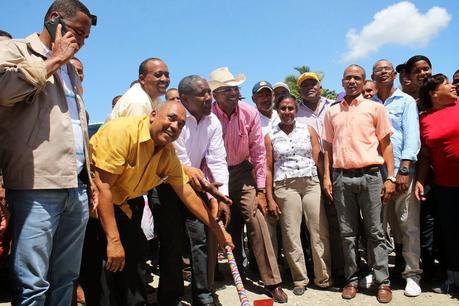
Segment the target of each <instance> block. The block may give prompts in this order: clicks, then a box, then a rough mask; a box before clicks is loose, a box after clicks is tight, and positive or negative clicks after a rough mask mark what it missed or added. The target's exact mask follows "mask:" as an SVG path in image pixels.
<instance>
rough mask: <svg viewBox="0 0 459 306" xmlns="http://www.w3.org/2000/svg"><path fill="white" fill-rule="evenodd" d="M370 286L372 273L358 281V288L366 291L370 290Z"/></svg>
mask: <svg viewBox="0 0 459 306" xmlns="http://www.w3.org/2000/svg"><path fill="white" fill-rule="evenodd" d="M371 286H373V273H370V274H368V275H367V276H365V277H363V278H361V279H359V288H365V289H368V288H371Z"/></svg>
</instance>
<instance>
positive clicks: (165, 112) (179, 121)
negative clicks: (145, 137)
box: [150, 101, 186, 147]
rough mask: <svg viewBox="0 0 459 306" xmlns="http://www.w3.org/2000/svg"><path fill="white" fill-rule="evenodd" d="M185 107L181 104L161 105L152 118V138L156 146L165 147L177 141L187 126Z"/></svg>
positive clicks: (173, 102)
mask: <svg viewBox="0 0 459 306" xmlns="http://www.w3.org/2000/svg"><path fill="white" fill-rule="evenodd" d="M185 119H186V111H185V107H183V105H182V104H181V103H179V102H175V101H170V102H166V103H164V104H161V105H160V106H159V108H158V110H157V111H153V112H152V113H151V116H150V136H151V139H152V140H153V141H154V143H155V146H157V147H164V146H165V145H167V144H169V143H172V142H173V141H175V140H176V139H177V138H178V137H179V136H180V133H181V132H182V128H183V127H184V126H185Z"/></svg>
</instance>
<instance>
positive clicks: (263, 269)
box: [228, 161, 282, 286]
mask: <svg viewBox="0 0 459 306" xmlns="http://www.w3.org/2000/svg"><path fill="white" fill-rule="evenodd" d="M228 170H229V195H230V198H231V200H232V201H233V204H232V205H231V222H230V224H229V225H228V232H229V233H230V234H231V236H232V238H233V242H234V245H235V246H236V248H235V249H234V250H233V253H234V257H235V259H236V262H237V265H238V268H239V270H240V272H241V274H243V268H242V261H243V260H242V258H243V257H242V248H243V243H242V229H243V226H244V224H246V225H247V234H248V236H249V241H250V242H251V244H252V250H253V254H254V255H255V259H256V261H257V265H258V269H259V271H260V278H261V280H262V281H263V283H264V284H265V286H270V285H277V284H280V283H281V282H282V278H281V275H280V272H279V267H278V265H277V260H276V255H275V254H274V249H273V245H272V242H271V237H270V236H269V230H268V226H267V225H266V219H265V217H264V216H263V214H262V213H261V212H260V210H257V212H256V214H255V216H254V215H253V209H254V205H255V197H256V190H255V180H254V178H253V175H252V172H251V170H252V165H251V164H250V163H249V162H248V161H245V162H242V163H241V164H239V165H236V166H231V167H229V168H228Z"/></svg>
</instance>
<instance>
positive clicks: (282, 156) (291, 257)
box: [265, 95, 333, 295]
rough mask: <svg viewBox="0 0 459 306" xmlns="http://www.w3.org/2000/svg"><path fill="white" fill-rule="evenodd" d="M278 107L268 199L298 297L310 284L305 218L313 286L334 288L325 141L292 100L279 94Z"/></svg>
mask: <svg viewBox="0 0 459 306" xmlns="http://www.w3.org/2000/svg"><path fill="white" fill-rule="evenodd" d="M275 108H276V110H277V112H278V114H279V118H280V120H281V122H280V123H279V124H278V125H276V126H273V128H272V130H271V131H270V132H269V133H268V134H267V135H266V136H265V146H266V159H267V171H266V198H267V200H268V211H269V213H270V214H271V215H273V216H276V217H279V219H280V225H281V231H282V242H283V248H284V254H285V257H286V258H287V261H288V265H289V267H290V271H291V273H292V279H293V284H294V289H293V293H294V294H295V295H302V294H303V293H304V290H305V287H306V286H307V285H308V283H309V279H308V276H307V272H306V266H305V260H304V253H303V248H302V245H301V240H300V234H301V222H302V220H303V218H304V219H305V221H306V225H307V227H308V230H309V234H310V241H311V251H312V257H313V262H314V276H315V277H314V284H315V285H316V286H318V287H321V288H328V287H331V286H332V284H333V281H332V279H331V258H330V244H329V235H328V222H327V216H326V214H325V207H324V206H323V205H322V203H321V189H320V181H319V176H318V174H321V175H322V174H323V164H322V162H321V158H320V143H319V138H318V136H317V133H316V132H315V130H314V129H313V128H311V127H308V126H307V125H306V124H302V123H299V122H296V121H295V115H296V112H297V111H298V105H297V103H296V100H295V98H294V97H293V96H291V95H285V96H280V97H279V98H278V100H277V101H276V103H275Z"/></svg>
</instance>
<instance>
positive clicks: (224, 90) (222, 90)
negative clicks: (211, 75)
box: [214, 86, 239, 93]
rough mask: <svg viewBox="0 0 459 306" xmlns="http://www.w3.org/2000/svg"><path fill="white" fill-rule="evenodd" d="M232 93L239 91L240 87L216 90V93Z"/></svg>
mask: <svg viewBox="0 0 459 306" xmlns="http://www.w3.org/2000/svg"><path fill="white" fill-rule="evenodd" d="M231 91H239V87H238V86H228V87H221V88H218V89H217V90H214V92H215V93H229V92H231Z"/></svg>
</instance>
